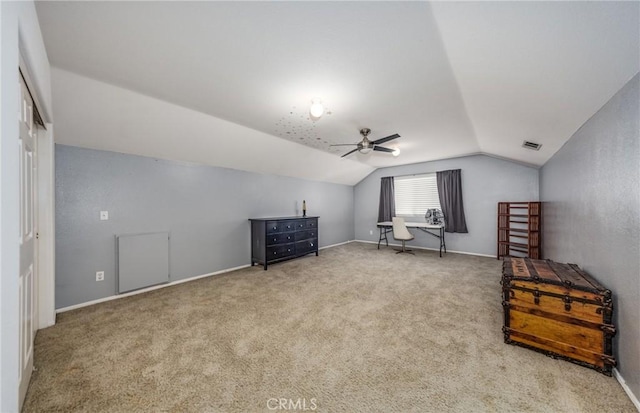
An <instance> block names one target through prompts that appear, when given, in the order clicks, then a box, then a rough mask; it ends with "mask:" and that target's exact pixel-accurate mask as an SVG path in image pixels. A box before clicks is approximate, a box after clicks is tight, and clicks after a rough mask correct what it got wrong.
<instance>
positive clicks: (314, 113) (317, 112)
mask: <svg viewBox="0 0 640 413" xmlns="http://www.w3.org/2000/svg"><path fill="white" fill-rule="evenodd" d="M309 114H311V117H312V118H314V119H320V118H321V117H322V115H323V114H324V106H322V101H321V100H320V98H313V99H311V108H309Z"/></svg>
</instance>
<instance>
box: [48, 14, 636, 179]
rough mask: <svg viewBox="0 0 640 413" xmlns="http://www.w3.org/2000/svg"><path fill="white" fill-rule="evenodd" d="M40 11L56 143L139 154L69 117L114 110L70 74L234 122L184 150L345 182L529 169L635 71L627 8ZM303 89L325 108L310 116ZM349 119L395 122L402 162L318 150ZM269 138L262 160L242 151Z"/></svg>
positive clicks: (348, 133)
mask: <svg viewBox="0 0 640 413" xmlns="http://www.w3.org/2000/svg"><path fill="white" fill-rule="evenodd" d="M37 11H38V16H39V19H40V24H41V29H42V33H43V37H44V39H45V45H46V48H47V53H48V56H49V59H50V62H51V64H52V65H53V66H54V67H56V68H58V69H62V71H64V73H61V74H59V75H57V76H54V79H53V81H54V97H53V99H54V117H55V118H54V119H55V127H56V130H57V132H56V140H57V141H58V142H60V143H69V144H74V145H79V146H86V147H95V148H100V149H110V150H116V151H121V152H130V153H141V152H144V149H141V148H142V147H143V146H142V145H141V146H140V147H138V148H136V149H134V146H135V143H136V142H135V140H136V139H137V138H136V137H137V136H139V135H140V134H139V133H138V134H134V133H132V134H131V136H127V139H122V137H114V136H113V130H112V131H110V132H109V134H108V133H106V132H104V131H102V129H104V128H93V130H91V131H88V130H87V128H86V127H85V128H83V127H81V126H80V125H79V122H80V120H79V119H82V118H84V119H85V120H86V119H94V120H95V121H96V122H98V123H100V122H103V123H108V122H112V123H113V122H115V123H118V122H124V121H125V120H123V119H120V118H118V117H117V116H116V115H113V113H115V112H116V111H115V110H113V111H110V110H109V109H108V108H107V107H106V106H108V105H112V106H113V107H117V106H119V105H120V104H121V102H118V101H117V100H116V99H113V101H109V100H108V99H107V100H103V103H102V104H103V106H99V105H92V98H91V96H89V95H87V94H84V95H83V94H82V93H81V92H79V91H72V90H71V89H72V88H76V89H78V88H79V86H78V85H79V84H80V83H70V82H66V83H65V80H64V79H67V78H69V76H70V75H69V74H65V73H66V72H71V73H73V74H77V75H81V76H82V77H83V78H89V79H95V80H98V81H101V82H105V83H106V84H110V85H113V86H117V87H119V88H124V89H127V90H129V91H133V92H137V93H139V94H141V95H146V96H148V97H150V98H155V99H158V100H162V101H166V102H169V103H171V104H174V105H177V106H180V107H183V108H187V109H191V110H193V111H196V112H199V113H201V114H204V115H208V116H211V117H215V118H219V119H220V120H223V121H228V122H230V123H233V124H237V125H239V126H238V127H244V128H243V131H244V132H242V133H239V135H242V136H244V138H242V139H239V138H238V139H236V137H235V135H234V133H236V132H233V131H232V129H233V128H231V129H224V130H222V129H221V130H220V131H219V133H215V131H211V132H212V133H206V134H203V135H206V136H203V137H202V139H203V140H204V139H207V145H209V146H205V147H206V148H211V151H212V152H213V151H222V153H221V154H220V153H219V154H218V155H217V157H216V156H209V157H206V156H203V155H202V147H200V149H199V150H197V151H194V153H193V154H192V156H191V155H190V154H189V151H188V150H185V151H183V153H181V154H180V156H179V158H180V160H186V161H197V162H205V163H211V164H216V165H220V166H231V167H233V166H234V165H236V166H237V167H238V168H239V169H247V170H257V171H260V172H272V173H279V174H283V175H291V176H301V177H305V178H312V179H313V177H316V178H317V179H321V180H327V181H332V182H341V183H347V184H354V183H356V182H358V181H359V180H360V179H362V178H363V177H364V176H366V175H367V174H368V173H370V172H371V171H372V170H373V169H374V168H377V167H384V166H392V165H401V164H408V163H416V162H423V161H429V160H435V159H443V158H450V157H456V156H462V155H467V154H473V153H486V154H489V155H493V156H499V157H504V158H508V159H512V160H515V161H519V162H523V163H527V164H531V165H534V166H539V165H542V164H544V162H546V161H547V160H548V159H549V158H550V157H551V156H552V155H553V154H554V153H555V152H556V151H557V150H558V149H559V148H560V147H561V146H562V145H563V144H564V142H566V140H567V139H569V138H570V137H571V135H572V134H573V133H574V132H575V131H576V130H577V129H578V128H579V127H580V126H581V125H582V124H583V123H584V122H585V121H586V120H587V119H588V118H589V117H590V116H592V115H593V114H594V113H595V112H596V111H597V110H598V109H599V108H600V107H602V105H604V104H605V103H606V101H607V100H608V99H609V98H611V97H612V96H613V94H615V92H617V91H618V90H619V89H620V88H621V87H622V86H623V85H624V84H625V83H626V82H627V81H628V80H629V79H631V78H632V77H633V76H634V75H635V74H636V73H637V72H638V71H639V70H640V63H639V62H640V56H639V53H640V52H639V50H640V17H639V16H640V4H639V3H638V2H434V3H430V2H39V3H38V4H37ZM56 79H59V80H58V85H56V81H57V80H56ZM63 84H64V87H63V86H62V85H63ZM83 89H84V88H83ZM314 97H320V98H321V99H322V100H323V102H324V104H325V106H326V108H327V110H328V111H329V112H330V113H328V114H325V115H324V116H323V117H322V118H321V119H320V120H317V121H314V120H312V119H310V118H309V105H310V100H311V99H312V98H314ZM78 101H80V102H78ZM96 101H99V99H96ZM72 102H75V104H74V103H72ZM92 110H93V113H90V111H92ZM118 116H122V115H121V114H120V115H118ZM99 118H102V119H99ZM178 127H179V126H178ZM362 127H368V128H371V129H372V133H371V137H372V139H378V138H381V137H384V136H387V135H390V134H392V133H399V134H400V135H401V136H402V137H401V138H400V139H397V140H395V141H392V142H390V143H389V145H388V146H390V147H398V148H399V149H400V150H401V154H400V156H398V157H393V156H391V155H389V154H385V153H372V154H369V155H362V154H359V153H355V154H353V155H350V157H349V158H350V159H346V158H344V159H341V158H340V155H342V154H343V153H344V152H346V151H348V150H349V149H350V147H331V146H330V145H331V144H334V143H355V142H357V141H359V140H360V136H359V134H358V130H359V129H360V128H362ZM116 129H117V128H116ZM164 129H166V128H164ZM164 129H163V130H164ZM234 130H236V129H234ZM203 132H204V131H203ZM180 139H181V138H180V134H175V133H166V132H163V131H162V130H159V131H158V132H157V133H156V134H155V135H154V140H155V142H156V143H157V144H158V145H157V147H156V148H155V149H149V152H148V154H149V155H150V156H158V157H165V158H168V159H173V158H174V157H175V155H174V154H173V153H172V149H171V147H172V145H176V144H180ZM524 140H529V141H534V142H537V143H541V144H542V148H541V149H540V150H539V151H537V152H536V151H531V150H528V149H524V148H522V142H523V141H524ZM291 142H295V144H291ZM145 146H146V147H148V146H149V145H145ZM265 146H266V147H267V148H268V149H267V150H269V151H270V153H275V154H277V155H274V159H273V160H272V161H269V160H268V159H263V157H260V156H257V155H256V153H253V154H252V153H251V151H257V150H260V151H263V150H264V149H265ZM164 147H166V148H167V149H166V151H165V150H164V149H162V148H164ZM159 148H160V149H159ZM214 148H215V149H214ZM309 148H314V149H317V150H319V151H320V152H318V151H316V150H313V149H312V150H310V149H309ZM345 148H346V149H345ZM165 152H166V153H165ZM195 152H200V153H195ZM141 154H145V153H141ZM294 158H295V159H297V160H298V163H295V162H292V163H291V164H290V165H289V164H288V163H287V162H289V161H288V159H294ZM312 158H317V159H316V160H315V161H313V160H312ZM216 159H218V160H216ZM247 159H250V160H251V162H249V161H247ZM300 159H302V162H303V164H304V163H305V162H306V163H307V164H308V168H311V170H310V171H307V173H308V175H305V174H301V173H300V172H299V171H300V163H299V162H300ZM305 159H306V160H307V161H305ZM318 160H320V161H318ZM256 162H257V163H260V165H256ZM270 162H272V163H270ZM327 168H328V169H331V171H332V173H331V174H326V173H323V172H322V170H323V169H327Z"/></svg>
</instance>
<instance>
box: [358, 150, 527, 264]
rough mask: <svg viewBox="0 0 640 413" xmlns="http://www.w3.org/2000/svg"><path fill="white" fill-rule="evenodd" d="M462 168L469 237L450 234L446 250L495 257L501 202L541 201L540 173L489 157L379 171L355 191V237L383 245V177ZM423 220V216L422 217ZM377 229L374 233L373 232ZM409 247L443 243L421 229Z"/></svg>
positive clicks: (427, 163)
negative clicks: (380, 234) (380, 231)
mask: <svg viewBox="0 0 640 413" xmlns="http://www.w3.org/2000/svg"><path fill="white" fill-rule="evenodd" d="M447 169H461V170H462V195H463V201H464V212H465V217H466V220H467V229H468V230H469V233H468V234H446V241H447V250H450V251H461V252H470V253H475V254H488V255H492V256H495V255H496V242H497V240H496V236H497V230H496V225H497V212H498V211H497V209H498V206H497V203H498V202H499V201H537V200H538V170H537V169H535V168H531V167H528V166H523V165H520V164H516V163H513V162H509V161H505V160H502V159H496V158H492V157H489V156H485V155H474V156H467V157H463V158H455V159H447V160H442V161H434V162H424V163H418V164H412V165H404V166H397V167H391V168H383V169H378V170H376V171H374V172H373V173H372V174H371V175H369V176H368V177H367V178H365V179H364V180H362V181H361V182H359V183H358V184H357V185H356V187H355V204H354V205H355V215H356V217H355V239H357V240H366V241H376V242H377V241H378V230H377V228H376V221H377V219H378V202H379V199H380V178H381V177H383V176H401V175H410V174H421V173H431V172H437V171H443V170H447ZM423 219H424V218H423ZM370 231H373V235H372V234H370ZM412 232H413V234H414V235H415V237H416V239H415V240H414V241H411V242H410V243H409V245H417V246H422V247H427V248H437V247H438V245H439V244H438V240H437V239H436V238H434V237H431V236H429V235H428V234H424V233H422V232H420V231H417V230H412Z"/></svg>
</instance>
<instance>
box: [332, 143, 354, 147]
mask: <svg viewBox="0 0 640 413" xmlns="http://www.w3.org/2000/svg"><path fill="white" fill-rule="evenodd" d="M329 146H358V144H357V143H333V144H331V145H329Z"/></svg>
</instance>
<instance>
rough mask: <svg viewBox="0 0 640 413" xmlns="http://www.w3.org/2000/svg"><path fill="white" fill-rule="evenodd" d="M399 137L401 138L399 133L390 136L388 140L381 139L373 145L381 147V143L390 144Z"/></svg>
mask: <svg viewBox="0 0 640 413" xmlns="http://www.w3.org/2000/svg"><path fill="white" fill-rule="evenodd" d="M399 137H400V135H398V134H397V133H394V134H393V135H389V136H387V137H386V138H380V139H378V140H377V141H373V142H371V143H373V144H374V145H380V144H381V143H385V142H389V141H391V140H394V139H397V138H399Z"/></svg>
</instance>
